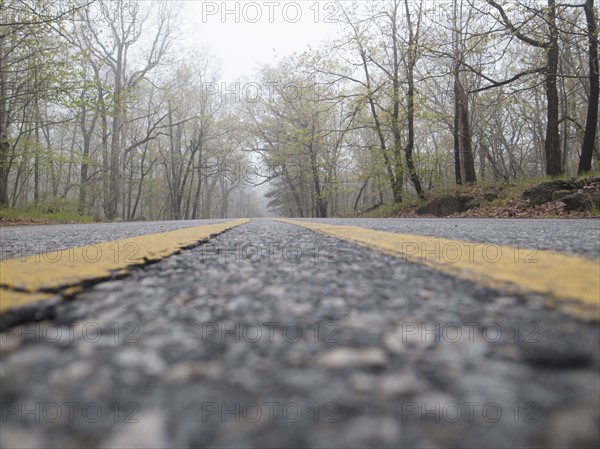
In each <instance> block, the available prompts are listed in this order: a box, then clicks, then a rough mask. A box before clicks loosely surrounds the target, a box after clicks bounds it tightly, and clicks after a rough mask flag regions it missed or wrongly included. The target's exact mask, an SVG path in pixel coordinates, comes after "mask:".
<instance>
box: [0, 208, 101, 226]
mask: <svg viewBox="0 0 600 449" xmlns="http://www.w3.org/2000/svg"><path fill="white" fill-rule="evenodd" d="M93 222H94V219H93V218H92V217H88V216H82V215H79V214H77V213H75V212H43V211H39V210H19V209H9V208H2V209H0V223H2V224H13V223H14V224H37V223H39V224H42V223H43V224H45V223H93Z"/></svg>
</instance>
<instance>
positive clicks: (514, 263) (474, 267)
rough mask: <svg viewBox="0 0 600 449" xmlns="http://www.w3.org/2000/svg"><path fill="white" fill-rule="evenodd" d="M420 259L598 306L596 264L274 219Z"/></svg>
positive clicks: (599, 270) (459, 273)
mask: <svg viewBox="0 0 600 449" xmlns="http://www.w3.org/2000/svg"><path fill="white" fill-rule="evenodd" d="M279 221H282V222H284V223H289V224H293V225H298V226H303V227H305V228H308V229H311V230H313V231H317V232H320V233H322V234H326V235H330V236H332V237H336V238H340V239H343V240H348V241H352V242H355V243H359V244H362V245H365V246H368V247H370V248H375V249H377V250H380V251H382V252H385V253H387V254H391V255H393V256H397V257H401V258H403V259H404V260H408V261H411V262H417V263H422V264H424V265H427V266H429V267H432V268H434V269H436V270H440V271H443V272H445V273H447V274H451V275H453V276H456V277H460V278H463V279H467V280H470V281H475V282H478V283H483V284H485V285H488V286H490V287H506V286H513V287H517V288H518V289H519V290H525V291H531V292H537V293H543V294H546V295H550V296H552V297H553V298H558V299H574V300H577V301H580V302H581V303H583V304H585V305H587V306H593V307H596V308H597V307H598V306H599V305H600V262H599V261H597V260H596V261H595V260H591V259H586V258H584V257H579V256H574V255H570V254H563V253H558V252H554V251H546V250H539V251H538V250H535V249H524V248H516V247H511V246H504V245H495V244H488V243H477V242H467V241H462V240H450V239H445V238H438V237H427V236H421V235H413V234H401V233H396V232H388V231H379V230H374V229H367V228H362V227H355V226H338V225H331V224H325V223H316V222H310V221H297V220H279Z"/></svg>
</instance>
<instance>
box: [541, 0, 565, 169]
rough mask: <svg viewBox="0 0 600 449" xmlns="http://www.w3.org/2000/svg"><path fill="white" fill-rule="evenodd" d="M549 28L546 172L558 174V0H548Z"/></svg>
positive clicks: (559, 153)
mask: <svg viewBox="0 0 600 449" xmlns="http://www.w3.org/2000/svg"><path fill="white" fill-rule="evenodd" d="M548 29H549V34H550V41H549V46H548V48H547V52H548V65H547V68H546V99H547V102H548V105H547V106H548V114H547V123H546V142H545V144H544V150H545V155H546V174H547V175H548V176H558V175H561V174H562V163H561V151H560V136H559V133H558V106H559V101H558V86H557V79H558V77H557V74H558V28H557V27H556V0H548Z"/></svg>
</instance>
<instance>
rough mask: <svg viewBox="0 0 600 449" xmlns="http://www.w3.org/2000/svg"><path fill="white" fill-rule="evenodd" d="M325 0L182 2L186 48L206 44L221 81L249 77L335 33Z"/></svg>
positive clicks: (331, 4)
mask: <svg viewBox="0 0 600 449" xmlns="http://www.w3.org/2000/svg"><path fill="white" fill-rule="evenodd" d="M336 8H337V7H336V5H335V3H334V2H332V1H330V0H329V1H328V0H308V1H307V0H298V1H288V0H273V1H270V0H256V1H252V0H229V1H222V0H214V1H210V0H208V1H207V0H185V1H184V2H183V8H182V11H181V22H182V32H183V37H184V45H185V46H186V47H193V46H200V47H202V46H207V47H209V48H210V49H211V50H212V53H213V54H215V55H216V56H217V57H218V58H219V59H220V60H221V67H222V81H226V82H227V81H232V80H235V79H237V78H240V77H250V76H251V75H252V74H253V73H255V71H256V69H257V68H259V67H260V66H262V65H263V64H269V63H274V62H276V61H277V58H281V57H284V56H287V55H289V54H291V53H293V52H294V51H297V52H301V51H303V50H306V49H307V48H308V45H310V46H312V47H313V48H315V47H318V46H319V43H320V42H321V41H323V40H327V39H329V38H333V37H335V35H336V31H337V29H338V28H337V25H336V24H335V23H333V20H327V18H328V17H329V16H331V14H332V13H335V12H336Z"/></svg>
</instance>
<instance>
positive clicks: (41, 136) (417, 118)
mask: <svg viewBox="0 0 600 449" xmlns="http://www.w3.org/2000/svg"><path fill="white" fill-rule="evenodd" d="M181 6H182V3H181V2H175V1H166V0H163V1H160V0H156V1H134V0H74V1H63V2H60V1H54V0H0V207H7V208H13V209H26V208H32V207H33V208H38V209H43V210H47V211H58V210H68V211H72V212H75V213H77V214H80V215H82V216H90V217H94V218H95V219H97V220H108V221H114V220H123V221H132V220H167V219H197V218H231V217H241V216H261V215H267V214H269V215H279V216H291V217H335V216H342V217H343V216H349V215H351V214H354V213H357V212H359V211H362V210H365V209H368V208H370V207H372V206H374V205H376V204H383V203H387V204H399V203H402V202H406V201H407V200H410V199H414V198H427V197H428V195H429V194H430V193H431V192H432V190H433V189H436V188H440V187H444V186H452V185H456V184H474V183H478V182H481V181H484V180H485V181H494V182H511V181H514V180H519V179H526V178H534V177H540V176H552V177H556V176H562V175H577V174H585V173H588V172H590V171H592V170H593V169H594V168H595V167H598V161H599V160H600V152H599V150H598V141H599V138H598V134H599V130H598V99H599V89H600V78H599V64H598V39H599V32H598V17H599V15H598V8H597V6H596V5H594V0H564V1H558V0H540V1H531V0H510V1H501V0H440V1H428V0H416V1H415V0H383V1H368V2H364V1H361V2H351V1H339V2H333V1H332V2H327V6H328V10H329V11H330V14H329V15H328V17H327V20H330V21H334V22H335V27H336V30H337V33H336V34H335V35H334V36H332V37H331V38H330V39H329V40H328V41H327V42H323V44H322V45H320V46H319V47H318V48H307V49H306V51H304V52H301V53H295V54H293V55H288V56H285V57H283V58H280V59H279V60H278V61H277V63H273V64H269V65H264V66H263V67H262V68H260V70H258V71H257V72H256V73H254V74H253V75H252V76H248V77H245V78H244V79H239V80H238V81H236V82H235V83H231V82H227V83H226V82H223V81H222V79H221V74H220V69H219V49H218V48H213V49H204V48H196V49H189V48H182V47H181V45H180V38H179V33H180V32H179V25H178V24H179V22H180V20H181V14H182V8H181ZM321 20H325V18H324V17H322V18H321ZM226 38H227V36H223V39H226ZM273 38H274V39H276V36H274V37H273Z"/></svg>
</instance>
